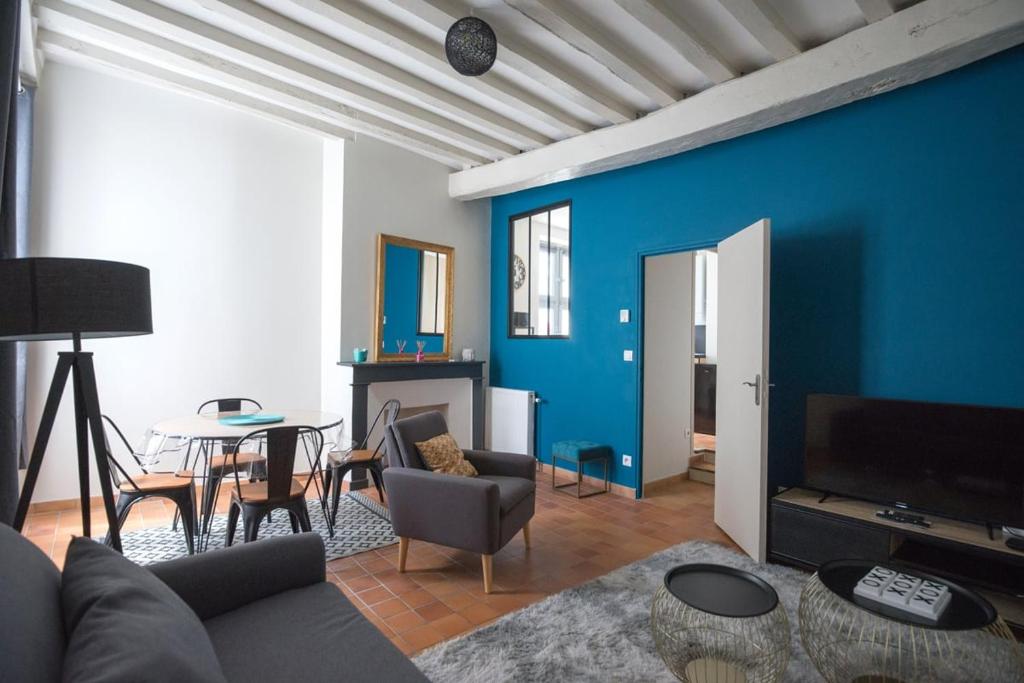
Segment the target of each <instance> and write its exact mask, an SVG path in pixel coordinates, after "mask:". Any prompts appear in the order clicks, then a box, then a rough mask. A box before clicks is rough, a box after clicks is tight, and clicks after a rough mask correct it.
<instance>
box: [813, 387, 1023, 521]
mask: <svg viewBox="0 0 1024 683" xmlns="http://www.w3.org/2000/svg"><path fill="white" fill-rule="evenodd" d="M804 445H805V450H804V483H805V485H806V486H807V487H808V488H811V489H815V490H818V491H822V492H828V493H834V494H837V495H841V496H847V497H851V498H860V499H863V500H867V501H871V502H875V503H880V504H883V505H890V506H896V507H903V508H908V509H911V510H917V511H919V512H924V513H930V514H935V515H939V516H943V517H951V518H953V519H961V520H965V521H973V522H979V523H983V524H984V523H991V524H1004V525H1008V526H1014V527H1024V410H1020V409H1016V408H988V407H982V406H966V405H951V404H945V403H920V402H916V401H894V400H886V399H875V398H864V397H860V396H836V395H831V394H810V395H809V396H808V397H807V422H806V433H805V442H804Z"/></svg>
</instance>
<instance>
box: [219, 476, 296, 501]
mask: <svg viewBox="0 0 1024 683" xmlns="http://www.w3.org/2000/svg"><path fill="white" fill-rule="evenodd" d="M305 493H306V487H305V486H303V485H302V482H300V481H299V480H298V479H296V478H295V477H292V486H291V490H290V491H289V492H288V498H289V500H291V499H293V498H301V497H302V496H304V495H305ZM231 497H232V498H235V499H240V500H241V501H242V502H243V503H265V502H267V498H268V493H267V482H265V481H257V482H252V483H249V484H242V494H241V496H239V494H238V491H236V490H235V489H232V490H231Z"/></svg>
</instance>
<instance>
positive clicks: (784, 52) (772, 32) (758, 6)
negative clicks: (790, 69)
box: [718, 0, 803, 62]
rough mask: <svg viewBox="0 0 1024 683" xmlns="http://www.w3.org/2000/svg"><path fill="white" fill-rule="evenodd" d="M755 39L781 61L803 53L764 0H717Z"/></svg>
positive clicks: (787, 29) (784, 24)
mask: <svg viewBox="0 0 1024 683" xmlns="http://www.w3.org/2000/svg"><path fill="white" fill-rule="evenodd" d="M718 2H719V4H720V5H722V6H723V7H725V9H726V10H727V11H728V12H729V14H731V15H732V17H733V18H734V19H735V20H736V21H737V22H739V24H740V25H741V26H742V27H743V28H744V29H746V31H747V33H749V34H750V35H751V36H752V37H753V38H754V40H756V41H757V42H758V43H760V44H761V47H763V48H764V49H765V50H767V51H768V54H770V55H771V56H772V57H774V58H775V61H777V62H781V61H782V60H784V59H789V58H790V57H793V56H795V55H798V54H800V53H801V52H803V49H802V48H801V47H800V41H799V40H798V39H797V37H796V36H795V35H794V34H793V32H792V31H790V30H789V27H788V26H786V23H785V22H784V21H783V20H782V17H780V16H779V14H778V12H776V11H775V9H774V8H773V7H772V6H771V5H769V4H768V3H767V2H766V0H718Z"/></svg>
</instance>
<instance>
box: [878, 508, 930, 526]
mask: <svg viewBox="0 0 1024 683" xmlns="http://www.w3.org/2000/svg"><path fill="white" fill-rule="evenodd" d="M875 516H876V517H881V518H882V519H888V520H889V521H891V522H896V523H898V524H913V525H914V526H920V527H924V528H926V529H928V528H931V525H932V523H931V522H929V521H928V520H927V519H925V518H924V517H923V516H921V515H915V514H914V513H912V512H900V511H898V510H879V511H878V512H876V513H875Z"/></svg>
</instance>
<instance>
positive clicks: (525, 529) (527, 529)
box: [523, 522, 530, 548]
mask: <svg viewBox="0 0 1024 683" xmlns="http://www.w3.org/2000/svg"><path fill="white" fill-rule="evenodd" d="M523 543H525V544H526V547H527V548H529V547H530V523H529V522H527V523H526V524H525V525H524V526H523Z"/></svg>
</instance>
